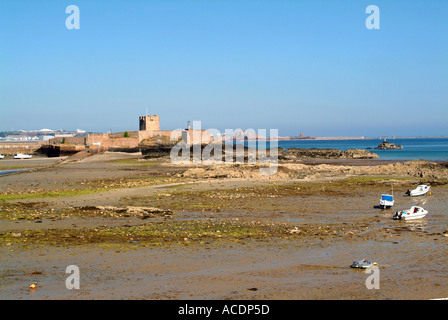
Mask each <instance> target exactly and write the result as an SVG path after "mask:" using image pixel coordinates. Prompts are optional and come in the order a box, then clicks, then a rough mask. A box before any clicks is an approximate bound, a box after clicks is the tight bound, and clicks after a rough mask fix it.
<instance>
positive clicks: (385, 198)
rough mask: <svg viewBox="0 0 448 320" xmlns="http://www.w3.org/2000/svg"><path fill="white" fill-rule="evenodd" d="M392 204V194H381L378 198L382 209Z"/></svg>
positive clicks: (390, 206)
mask: <svg viewBox="0 0 448 320" xmlns="http://www.w3.org/2000/svg"><path fill="white" fill-rule="evenodd" d="M393 205H394V196H393V195H390V194H382V195H381V199H380V207H381V208H383V209H387V208H392V206H393Z"/></svg>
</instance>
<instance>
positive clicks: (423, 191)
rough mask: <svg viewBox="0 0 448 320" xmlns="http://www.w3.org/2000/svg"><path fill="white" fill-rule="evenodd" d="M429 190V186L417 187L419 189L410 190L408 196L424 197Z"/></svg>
mask: <svg viewBox="0 0 448 320" xmlns="http://www.w3.org/2000/svg"><path fill="white" fill-rule="evenodd" d="M429 189H430V187H429V186H427V185H425V184H421V185H419V186H417V188H415V189H414V190H408V191H407V192H406V194H407V195H408V196H411V197H417V196H422V195H424V194H426V193H428V191H429Z"/></svg>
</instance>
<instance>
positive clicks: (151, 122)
mask: <svg viewBox="0 0 448 320" xmlns="http://www.w3.org/2000/svg"><path fill="white" fill-rule="evenodd" d="M139 120H140V121H139V128H140V131H159V130H160V122H159V116H158V115H153V116H141V117H139Z"/></svg>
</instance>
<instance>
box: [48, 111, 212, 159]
mask: <svg viewBox="0 0 448 320" xmlns="http://www.w3.org/2000/svg"><path fill="white" fill-rule="evenodd" d="M144 140H145V142H149V143H158V144H160V143H166V144H168V143H173V142H177V141H180V140H183V141H184V142H185V143H187V144H190V145H191V144H208V143H210V142H211V141H212V140H213V137H212V135H211V132H210V131H208V130H200V129H192V128H191V127H190V123H189V122H188V126H187V128H186V129H183V130H160V118H159V115H145V116H140V117H139V130H138V131H125V132H114V133H94V134H88V136H87V137H64V138H61V137H58V138H53V139H50V140H48V141H47V142H46V147H47V149H51V148H49V147H50V146H53V149H54V148H56V147H58V148H59V147H60V146H63V147H65V148H67V147H68V146H69V145H71V146H75V145H76V146H78V147H79V146H83V148H85V149H99V150H101V151H108V150H109V151H110V150H112V151H114V150H117V151H119V150H126V149H138V147H139V144H140V143H141V142H142V141H144ZM78 147H77V149H78Z"/></svg>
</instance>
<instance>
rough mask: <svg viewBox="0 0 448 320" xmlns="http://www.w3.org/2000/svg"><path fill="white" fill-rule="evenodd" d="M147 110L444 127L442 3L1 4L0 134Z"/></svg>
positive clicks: (132, 0)
mask: <svg viewBox="0 0 448 320" xmlns="http://www.w3.org/2000/svg"><path fill="white" fill-rule="evenodd" d="M71 4H74V5H77V6H78V7H79V10H80V29H79V30H68V29H67V28H66V25H65V21H66V18H67V17H68V16H69V14H66V13H65V9H66V7H67V6H68V5H71ZM371 4H374V5H377V6H378V7H379V9H380V29H379V30H368V29H367V28H366V26H365V21H366V19H367V17H368V16H369V14H366V13H365V11H366V8H367V6H368V5H371ZM146 108H148V110H149V114H159V115H160V117H161V128H162V129H164V130H170V129H176V128H183V127H185V126H186V123H187V121H188V120H201V121H202V125H203V128H217V129H219V130H221V131H224V129H226V128H229V129H236V128H242V129H248V128H253V129H255V130H256V129H259V128H260V129H271V128H275V129H279V134H280V135H298V134H299V133H301V132H304V133H305V134H308V135H313V136H368V137H374V136H383V135H397V136H416V135H448V130H447V129H448V1H446V0H432V1H424V0H412V1H410V0H407V1H399V0H387V1H382V0H369V1H364V0H306V1H305V0H304V1H300V0H275V1H274V0H269V1H268V0H258V1H250V0H227V1H218V0H195V1H193V0H178V1H174V0H163V1H162V0H159V1H156V0H146V1H143V0H141V1H137V0H127V1H119V0H113V1H99V0H89V1H82V0H70V1H65V0H48V1H37V0H33V1H25V0H1V1H0V131H4V130H11V129H15V130H18V129H24V130H31V129H42V128H50V129H59V128H62V129H78V128H80V129H84V130H88V131H103V132H105V131H108V130H111V131H124V130H138V116H140V115H144V114H145V112H146Z"/></svg>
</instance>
